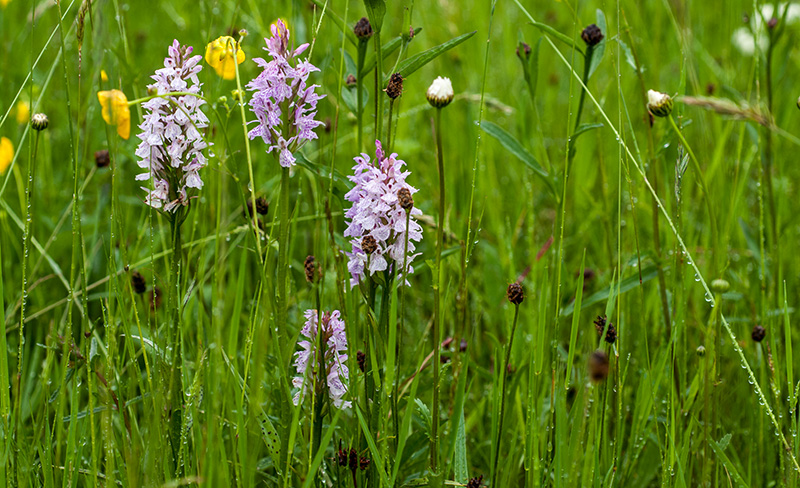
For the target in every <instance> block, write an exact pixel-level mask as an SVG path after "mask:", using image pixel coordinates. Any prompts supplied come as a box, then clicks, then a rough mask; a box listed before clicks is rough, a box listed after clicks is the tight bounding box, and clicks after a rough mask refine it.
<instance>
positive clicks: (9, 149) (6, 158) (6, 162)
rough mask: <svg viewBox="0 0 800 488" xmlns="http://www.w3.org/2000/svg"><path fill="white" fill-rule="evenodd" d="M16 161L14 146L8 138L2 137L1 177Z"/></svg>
mask: <svg viewBox="0 0 800 488" xmlns="http://www.w3.org/2000/svg"><path fill="white" fill-rule="evenodd" d="M13 160H14V144H12V143H11V140H10V139H9V138H8V137H0V175H1V174H3V173H5V172H6V170H7V169H8V167H9V166H10V165H11V161H13Z"/></svg>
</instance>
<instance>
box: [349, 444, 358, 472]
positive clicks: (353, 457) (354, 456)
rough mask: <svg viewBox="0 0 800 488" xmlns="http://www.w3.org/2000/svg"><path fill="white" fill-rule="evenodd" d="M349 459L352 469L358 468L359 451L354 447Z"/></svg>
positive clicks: (351, 449)
mask: <svg viewBox="0 0 800 488" xmlns="http://www.w3.org/2000/svg"><path fill="white" fill-rule="evenodd" d="M349 461H350V463H349V464H350V471H353V472H355V471H356V470H357V469H358V453H357V452H356V450H355V449H353V448H352V447H351V448H350V456H349Z"/></svg>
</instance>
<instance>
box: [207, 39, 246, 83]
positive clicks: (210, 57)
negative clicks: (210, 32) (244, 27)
mask: <svg viewBox="0 0 800 488" xmlns="http://www.w3.org/2000/svg"><path fill="white" fill-rule="evenodd" d="M234 50H235V51H236V53H235V55H234ZM234 57H235V58H236V64H234V61H233V60H234ZM244 59H245V55H244V51H242V49H241V47H239V43H238V42H236V41H235V40H234V39H233V37H230V36H222V37H218V38H217V39H216V40H215V41H212V42H209V43H208V45H207V46H206V63H208V64H209V66H211V67H212V68H214V71H216V72H217V75H219V76H221V77H222V79H224V80H232V79H234V78H236V65H237V64H242V63H243V62H244Z"/></svg>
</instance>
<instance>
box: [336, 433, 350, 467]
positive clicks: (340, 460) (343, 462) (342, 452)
mask: <svg viewBox="0 0 800 488" xmlns="http://www.w3.org/2000/svg"><path fill="white" fill-rule="evenodd" d="M347 455H348V451H347V449H342V440H341V439H339V450H338V451H336V464H338V465H339V466H347Z"/></svg>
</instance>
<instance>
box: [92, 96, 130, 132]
mask: <svg viewBox="0 0 800 488" xmlns="http://www.w3.org/2000/svg"><path fill="white" fill-rule="evenodd" d="M97 99H98V100H99V101H100V105H102V106H103V120H105V121H106V124H108V125H116V126H117V134H119V136H120V137H121V138H123V139H128V138H129V137H130V136H131V111H130V108H129V107H128V97H126V96H125V94H124V93H122V92H121V91H120V90H105V91H99V92H97Z"/></svg>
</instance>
